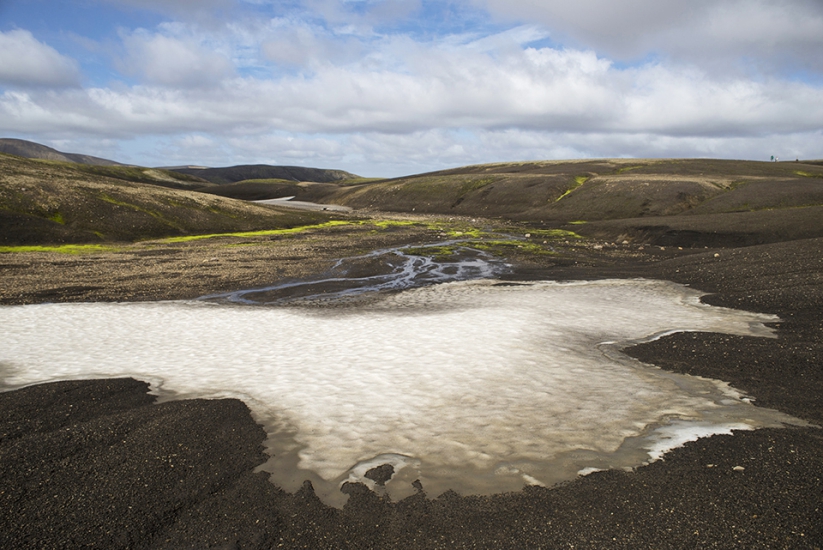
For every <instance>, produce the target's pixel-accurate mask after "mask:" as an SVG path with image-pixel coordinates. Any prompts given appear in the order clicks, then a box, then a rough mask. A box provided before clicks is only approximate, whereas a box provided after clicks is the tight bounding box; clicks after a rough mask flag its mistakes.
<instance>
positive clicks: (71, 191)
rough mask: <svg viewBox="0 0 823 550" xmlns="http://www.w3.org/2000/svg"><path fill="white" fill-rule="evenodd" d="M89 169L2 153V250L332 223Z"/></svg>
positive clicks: (118, 171) (144, 174) (139, 174)
mask: <svg viewBox="0 0 823 550" xmlns="http://www.w3.org/2000/svg"><path fill="white" fill-rule="evenodd" d="M88 168H89V166H86V165H81V164H69V163H65V162H54V161H47V160H35V159H25V158H21V157H19V156H11V155H4V154H0V245H33V244H52V243H95V242H106V241H136V240H140V239H149V238H159V237H167V236H178V235H191V234H200V233H213V232H230V231H251V230H258V229H279V228H288V227H294V226H296V225H305V224H311V223H317V222H320V221H325V220H327V219H328V218H329V217H328V216H327V215H323V214H320V213H314V212H298V211H294V210H289V209H282V208H278V207H274V206H264V205H258V204H253V203H248V202H243V201H238V200H234V199H227V198H223V197H218V196H213V195H208V194H205V193H198V192H195V191H190V190H185V189H171V188H168V187H164V186H161V185H157V184H156V183H157V182H156V181H155V180H153V179H152V178H153V177H157V176H156V173H159V174H160V177H165V176H164V175H163V173H162V172H158V171H156V170H153V169H147V168H143V169H141V168H132V167H103V168H106V170H109V169H114V170H115V175H112V174H109V173H106V171H102V172H101V171H94V170H92V171H90V170H88ZM92 168H101V167H97V166H93V167H92ZM124 169H126V170H125V171H124ZM129 174H131V175H132V176H133V177H134V179H133V180H131V181H129V180H128V179H127V178H128V176H129ZM180 177H181V178H187V177H188V176H184V175H180ZM198 185H202V182H201V183H200V184H198Z"/></svg>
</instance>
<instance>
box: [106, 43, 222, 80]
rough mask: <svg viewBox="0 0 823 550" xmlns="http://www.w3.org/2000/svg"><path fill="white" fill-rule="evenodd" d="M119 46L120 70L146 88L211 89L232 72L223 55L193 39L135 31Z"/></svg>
mask: <svg viewBox="0 0 823 550" xmlns="http://www.w3.org/2000/svg"><path fill="white" fill-rule="evenodd" d="M123 44H124V46H125V48H126V57H125V59H124V60H123V61H122V66H123V69H124V70H125V71H126V72H128V73H131V74H135V75H138V76H139V77H141V78H142V79H144V80H145V81H146V82H148V83H150V84H159V85H162V86H171V87H182V88H185V87H191V86H215V85H219V83H220V82H221V81H222V80H223V79H225V78H227V77H229V76H231V75H232V74H233V72H234V67H233V64H232V62H231V61H230V59H228V57H227V56H226V55H224V54H222V53H220V52H218V51H215V50H213V49H210V48H209V47H208V45H207V44H204V41H203V40H200V39H198V38H197V37H193V36H182V37H179V36H174V35H167V34H161V33H149V32H146V31H143V30H139V31H136V32H134V33H131V34H125V35H124V36H123Z"/></svg>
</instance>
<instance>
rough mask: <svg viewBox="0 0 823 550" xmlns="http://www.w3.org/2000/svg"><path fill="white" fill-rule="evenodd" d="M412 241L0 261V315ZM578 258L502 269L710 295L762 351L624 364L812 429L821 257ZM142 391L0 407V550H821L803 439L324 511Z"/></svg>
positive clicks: (387, 238)
mask: <svg viewBox="0 0 823 550" xmlns="http://www.w3.org/2000/svg"><path fill="white" fill-rule="evenodd" d="M426 231H428V230H423V229H419V230H418V229H402V230H397V231H395V232H387V233H377V234H376V233H369V232H364V234H363V235H360V237H364V238H366V239H371V241H369V242H366V243H358V244H355V243H354V242H353V240H352V239H351V238H349V237H347V236H346V235H345V234H344V233H341V234H340V236H339V238H338V237H335V238H333V239H331V240H328V239H320V240H316V241H312V240H307V239H294V240H291V241H289V242H288V243H286V244H284V243H282V242H279V243H276V244H272V245H270V246H266V247H262V248H261V247H256V246H255V247H245V248H244V247H243V246H237V247H233V248H229V247H218V246H214V247H212V248H209V246H211V245H209V246H191V245H190V246H188V247H186V246H182V245H181V246H176V247H169V248H167V249H154V250H153V251H152V253H151V254H144V255H142V256H141V255H140V253H142V252H145V251H146V249H144V248H138V249H135V250H134V251H133V252H134V256H133V257H129V254H123V253H120V254H112V255H110V256H108V255H103V256H95V257H94V258H92V257H82V256H79V257H57V256H56V255H40V256H34V255H29V258H28V259H27V260H26V259H22V258H21V257H17V258H12V257H10V256H5V257H0V264H2V269H3V281H4V285H3V289H2V290H0V301H2V303H33V302H43V301H58V300H60V301H69V300H72V301H73V300H147V299H174V298H191V297H194V296H199V295H202V294H205V293H207V292H203V291H202V289H203V288H208V289H210V291H213V292H217V291H221V290H232V289H235V288H238V287H239V288H242V287H244V286H255V284H257V283H255V281H264V280H266V279H267V280H266V282H270V281H271V278H272V276H275V277H300V276H305V275H307V274H309V273H314V272H318V271H322V270H323V269H326V267H325V266H327V265H328V261H331V258H333V257H334V256H335V255H337V256H338V257H339V256H343V255H348V252H349V251H353V250H355V249H358V248H368V247H377V246H383V245H385V244H387V243H392V244H398V243H402V242H419V241H422V240H426V239H430V238H433V237H434V235H431V234H429V233H426ZM598 246H602V247H603V248H595V247H594V246H592V245H591V243H590V244H588V245H586V246H582V245H579V246H578V245H573V246H569V247H567V248H565V249H563V250H562V251H561V253H560V254H559V255H557V256H540V257H531V256H525V255H524V256H522V257H516V258H515V260H517V263H516V270H515V272H514V273H513V274H511V275H510V276H509V277H510V278H514V279H530V278H531V279H565V280H569V279H595V278H603V277H648V278H661V279H668V280H673V281H676V282H680V283H684V284H689V285H691V286H692V287H695V288H698V289H700V290H703V291H706V292H709V293H711V294H710V295H708V296H706V297H704V301H706V302H708V303H711V304H714V305H721V306H727V307H737V308H742V309H747V310H751V311H761V312H767V313H774V314H777V315H779V316H780V317H781V319H782V320H781V322H779V323H776V324H775V326H776V328H777V330H778V338H777V339H756V338H747V337H736V336H727V335H716V334H703V333H685V334H674V335H671V336H667V337H665V338H662V339H660V340H657V341H654V342H650V343H647V344H643V345H639V346H635V347H633V348H631V349H629V350H627V352H628V353H629V354H630V355H632V356H634V357H637V358H639V359H641V360H643V361H645V362H648V363H652V364H655V365H658V366H661V367H663V368H666V369H670V370H673V371H677V372H684V373H689V374H695V375H700V376H708V377H712V378H718V379H721V380H725V381H728V382H730V383H731V384H732V385H733V386H734V387H736V388H738V389H740V390H742V391H744V392H745V393H747V394H748V395H750V396H752V397H753V398H755V400H756V401H755V402H756V403H757V404H760V405H763V406H767V407H771V408H775V409H778V410H781V411H784V412H787V413H789V414H792V415H794V416H797V417H800V418H803V419H805V420H808V421H810V422H813V423H816V424H818V425H823V397H821V396H823V372H821V370H822V369H823V360H821V359H822V358H823V239H812V240H803V241H792V242H786V243H778V244H771V245H762V246H755V247H748V248H741V249H718V250H711V249H699V250H698V249H695V250H689V249H685V250H677V249H664V250H660V249H659V248H658V247H648V246H647V247H643V250H640V247H639V246H635V245H626V246H621V245H613V246H612V245H610V244H608V243H602V244H601V245H598ZM561 248H562V247H561ZM255 249H256V250H255ZM264 251H267V252H264ZM267 254H268V255H267ZM515 255H516V254H515ZM213 258H217V259H216V260H214V259H213ZM170 274H177V275H176V276H170ZM146 391H147V385H146V384H145V383H143V382H139V381H134V380H128V379H126V380H99V381H71V382H58V383H53V384H44V385H40V386H33V387H29V388H25V389H22V390H18V391H13V392H6V393H3V394H0V411H2V412H0V470H1V471H0V527H2V529H0V545H2V547H4V548H71V547H99V548H277V547H284V548H500V547H520V548H570V547H575V548H820V547H823V511H822V509H823V489H821V488H823V452H821V451H823V430H820V429H817V428H786V429H764V430H758V431H755V432H737V433H735V435H734V436H715V437H712V438H708V439H701V440H699V441H697V442H694V443H689V444H687V445H686V446H685V447H683V448H680V449H677V450H675V451H674V452H672V453H670V454H667V455H666V457H665V459H664V460H662V461H659V462H656V463H653V464H651V465H648V466H645V467H641V468H637V469H636V470H634V471H632V472H623V471H609V472H598V473H595V474H592V475H589V476H587V477H584V478H580V479H578V480H576V481H573V482H570V483H567V484H564V485H562V486H558V487H553V488H539V487H531V488H527V489H524V490H523V491H520V492H517V493H511V494H504V495H492V496H484V497H460V496H459V495H457V494H454V493H446V494H444V495H442V496H440V497H439V498H437V499H435V500H429V499H428V498H427V497H426V495H425V494H424V492H425V487H423V488H422V491H421V492H420V493H419V494H418V495H416V496H413V497H410V498H408V499H405V500H403V501H401V502H398V503H392V502H388V501H386V500H384V499H381V498H380V497H378V496H377V495H376V494H374V493H372V492H371V491H368V490H367V489H366V488H365V487H363V486H360V485H349V486H347V487H346V488H345V489H346V490H347V492H348V493H349V495H350V498H349V502H348V504H347V505H346V507H345V508H344V509H343V510H337V509H334V508H329V507H327V506H325V505H323V504H322V503H321V502H320V501H319V500H318V499H317V497H316V496H315V495H314V494H313V491H312V489H311V487H310V486H309V485H306V486H304V488H303V489H302V490H301V491H299V492H298V493H297V494H294V495H291V494H287V493H284V492H283V491H281V490H279V489H278V488H277V487H275V486H274V485H272V484H271V483H269V481H268V477H267V476H266V475H265V474H262V473H260V474H255V473H254V472H253V470H254V467H255V466H256V465H257V464H259V463H261V462H263V461H264V460H265V455H264V454H263V451H262V442H263V440H264V438H265V434H264V432H263V430H262V428H261V427H260V426H258V425H256V424H255V423H254V421H253V420H252V418H251V416H250V414H249V411H248V408H247V407H246V406H245V405H244V404H243V403H241V402H239V401H236V400H211V401H207V400H188V401H175V402H166V403H162V404H159V405H156V404H152V403H153V398H152V397H151V396H149V395H148V394H147V393H146ZM741 468H742V469H741Z"/></svg>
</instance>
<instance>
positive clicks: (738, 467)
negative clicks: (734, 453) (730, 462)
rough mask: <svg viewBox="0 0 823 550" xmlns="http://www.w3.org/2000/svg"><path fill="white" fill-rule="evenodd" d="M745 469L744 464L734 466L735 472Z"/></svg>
mask: <svg viewBox="0 0 823 550" xmlns="http://www.w3.org/2000/svg"><path fill="white" fill-rule="evenodd" d="M745 469H746V468H744V467H743V466H735V467H734V468H732V470H734V471H735V472H742V471H743V470H745Z"/></svg>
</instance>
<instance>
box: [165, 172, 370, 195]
mask: <svg viewBox="0 0 823 550" xmlns="http://www.w3.org/2000/svg"><path fill="white" fill-rule="evenodd" d="M169 169H170V170H173V171H175V172H179V173H181V174H188V175H190V176H196V177H198V178H202V179H204V180H206V181H210V182H212V183H216V184H218V185H225V184H228V183H236V182H238V181H244V180H267V179H276V180H285V181H294V182H299V181H311V182H317V183H334V182H342V181H344V180H347V179H355V178H359V176H356V175H354V174H351V173H349V172H345V171H343V170H327V169H323V168H304V167H302V166H271V165H269V164H243V165H238V166H227V167H224V168H204V167H200V166H187V167H172V168H169ZM269 198H272V197H269Z"/></svg>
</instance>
